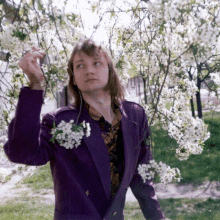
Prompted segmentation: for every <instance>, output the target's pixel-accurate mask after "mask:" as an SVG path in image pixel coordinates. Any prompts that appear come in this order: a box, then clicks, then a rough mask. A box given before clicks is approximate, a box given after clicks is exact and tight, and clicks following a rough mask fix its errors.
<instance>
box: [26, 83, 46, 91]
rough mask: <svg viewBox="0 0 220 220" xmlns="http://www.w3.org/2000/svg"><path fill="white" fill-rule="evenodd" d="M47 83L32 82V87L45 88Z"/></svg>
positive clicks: (35, 88) (36, 88) (34, 88)
mask: <svg viewBox="0 0 220 220" xmlns="http://www.w3.org/2000/svg"><path fill="white" fill-rule="evenodd" d="M45 87H46V86H45V83H44V82H31V83H30V88H31V89H33V90H45Z"/></svg>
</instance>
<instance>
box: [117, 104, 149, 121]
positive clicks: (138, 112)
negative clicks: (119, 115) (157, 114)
mask: <svg viewBox="0 0 220 220" xmlns="http://www.w3.org/2000/svg"><path fill="white" fill-rule="evenodd" d="M121 109H122V112H123V113H124V114H125V115H127V117H128V118H130V119H131V120H134V121H139V122H140V121H141V120H143V119H144V118H145V116H146V114H145V110H144V108H143V107H142V106H141V105H139V104H137V103H135V102H131V101H127V100H124V101H123V102H121Z"/></svg>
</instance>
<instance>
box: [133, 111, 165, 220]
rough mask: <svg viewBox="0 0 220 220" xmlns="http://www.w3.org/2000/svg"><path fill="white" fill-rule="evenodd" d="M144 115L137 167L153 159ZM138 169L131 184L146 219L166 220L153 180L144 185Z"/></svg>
mask: <svg viewBox="0 0 220 220" xmlns="http://www.w3.org/2000/svg"><path fill="white" fill-rule="evenodd" d="M143 115H144V116H143V123H142V124H141V128H140V130H141V131H142V134H141V137H143V138H142V139H143V140H142V141H140V153H139V158H138V164H137V167H138V165H139V164H148V163H149V160H151V159H152V155H151V152H150V144H149V142H148V141H146V139H148V138H149V135H150V131H149V127H148V123H147V117H146V114H145V112H144V110H143ZM144 137H146V138H144ZM137 167H136V170H135V174H134V176H133V178H132V181H131V183H130V188H131V190H132V192H133V194H134V196H135V197H136V199H137V200H138V202H139V205H140V207H141V210H142V212H143V215H144V217H145V218H146V219H150V220H159V219H165V216H164V214H163V213H162V211H161V208H160V205H159V202H158V200H157V197H156V194H155V190H154V187H153V182H152V180H146V182H145V183H144V182H143V179H142V177H141V176H140V175H139V174H138V170H137Z"/></svg>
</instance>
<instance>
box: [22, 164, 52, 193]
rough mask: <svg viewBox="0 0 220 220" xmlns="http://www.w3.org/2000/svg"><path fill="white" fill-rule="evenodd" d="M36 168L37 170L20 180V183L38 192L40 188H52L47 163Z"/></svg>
mask: <svg viewBox="0 0 220 220" xmlns="http://www.w3.org/2000/svg"><path fill="white" fill-rule="evenodd" d="M37 169H38V171H37V172H35V173H34V174H33V175H32V176H30V177H29V176H27V177H25V178H24V179H23V181H22V184H26V185H27V186H28V187H31V188H32V190H33V191H35V192H38V191H40V190H42V189H53V180H52V176H51V172H50V165H49V163H47V164H46V165H44V166H41V167H39V168H37Z"/></svg>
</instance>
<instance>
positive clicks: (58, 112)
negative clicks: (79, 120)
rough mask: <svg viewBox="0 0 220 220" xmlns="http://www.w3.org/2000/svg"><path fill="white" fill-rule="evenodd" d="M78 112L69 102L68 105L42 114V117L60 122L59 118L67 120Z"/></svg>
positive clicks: (74, 116)
mask: <svg viewBox="0 0 220 220" xmlns="http://www.w3.org/2000/svg"><path fill="white" fill-rule="evenodd" d="M78 112H79V110H78V108H77V107H76V106H74V105H72V104H71V105H68V106H63V107H60V108H57V109H55V110H53V111H51V112H49V113H47V114H45V115H43V119H52V120H53V121H56V122H60V121H61V120H64V121H69V120H70V119H75V118H76V117H77V114H78Z"/></svg>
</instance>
